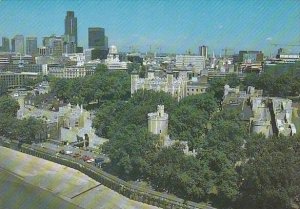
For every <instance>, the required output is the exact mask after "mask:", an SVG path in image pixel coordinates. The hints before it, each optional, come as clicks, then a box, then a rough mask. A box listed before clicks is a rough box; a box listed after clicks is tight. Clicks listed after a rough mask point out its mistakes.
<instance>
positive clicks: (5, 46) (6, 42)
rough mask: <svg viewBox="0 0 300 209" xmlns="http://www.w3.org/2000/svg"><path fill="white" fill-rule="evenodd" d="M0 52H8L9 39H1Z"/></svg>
mask: <svg viewBox="0 0 300 209" xmlns="http://www.w3.org/2000/svg"><path fill="white" fill-rule="evenodd" d="M1 51H3V52H9V38H6V37H2V47H1Z"/></svg>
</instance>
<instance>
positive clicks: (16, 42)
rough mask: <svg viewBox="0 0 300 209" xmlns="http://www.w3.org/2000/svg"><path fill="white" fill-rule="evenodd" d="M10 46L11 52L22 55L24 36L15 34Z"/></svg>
mask: <svg viewBox="0 0 300 209" xmlns="http://www.w3.org/2000/svg"><path fill="white" fill-rule="evenodd" d="M11 48H12V52H15V53H20V54H22V55H24V36H23V35H15V37H14V38H13V39H12V40H11Z"/></svg>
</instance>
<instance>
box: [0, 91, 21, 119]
mask: <svg viewBox="0 0 300 209" xmlns="http://www.w3.org/2000/svg"><path fill="white" fill-rule="evenodd" d="M19 108H20V105H19V103H18V101H16V100H15V99H13V98H12V97H10V96H2V97H0V113H3V114H6V115H9V116H12V117H15V116H17V112H18V110H19Z"/></svg>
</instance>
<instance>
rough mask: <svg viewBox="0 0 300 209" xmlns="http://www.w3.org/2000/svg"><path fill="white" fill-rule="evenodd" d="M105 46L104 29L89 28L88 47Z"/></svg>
mask: <svg viewBox="0 0 300 209" xmlns="http://www.w3.org/2000/svg"><path fill="white" fill-rule="evenodd" d="M104 47H105V30H104V28H89V48H98V49H100V48H104Z"/></svg>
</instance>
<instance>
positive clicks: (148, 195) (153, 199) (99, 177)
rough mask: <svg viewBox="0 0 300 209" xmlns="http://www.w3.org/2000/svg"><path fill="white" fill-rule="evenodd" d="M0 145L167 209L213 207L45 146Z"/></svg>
mask: <svg viewBox="0 0 300 209" xmlns="http://www.w3.org/2000/svg"><path fill="white" fill-rule="evenodd" d="M0 145H1V146H4V147H8V148H12V149H15V150H17V151H21V152H24V153H26V154H29V155H33V156H36V157H39V158H43V159H46V160H49V161H53V162H55V163H58V164H62V165H65V166H67V167H70V168H73V169H76V170H78V171H80V172H82V173H84V174H86V175H87V176H89V177H90V178H92V179H94V180H96V181H98V182H100V183H101V184H103V185H104V186H106V187H108V188H110V189H112V190H114V191H116V192H118V193H120V194H122V195H123V196H125V197H128V198H129V199H132V200H136V201H139V202H143V203H146V204H149V205H154V206H157V207H161V208H168V209H169V208H170V209H176V208H180V209H196V208H199V209H215V208H213V207H211V206H209V205H207V204H204V203H195V202H190V201H185V200H183V199H181V198H177V197H174V196H171V195H168V194H162V193H160V192H156V191H153V190H150V189H146V188H141V187H138V186H136V185H134V184H131V183H128V182H126V181H123V180H122V179H119V178H117V177H116V176H113V175H111V174H109V173H106V172H104V171H103V170H102V169H100V168H97V167H95V166H93V165H91V164H88V163H85V162H83V161H79V160H76V159H74V158H72V157H70V156H66V155H59V156H58V155H57V153H56V152H54V151H50V150H47V149H45V148H40V147H32V146H31V145H27V144H20V143H19V142H16V141H10V142H8V141H6V142H5V141H2V140H0Z"/></svg>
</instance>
